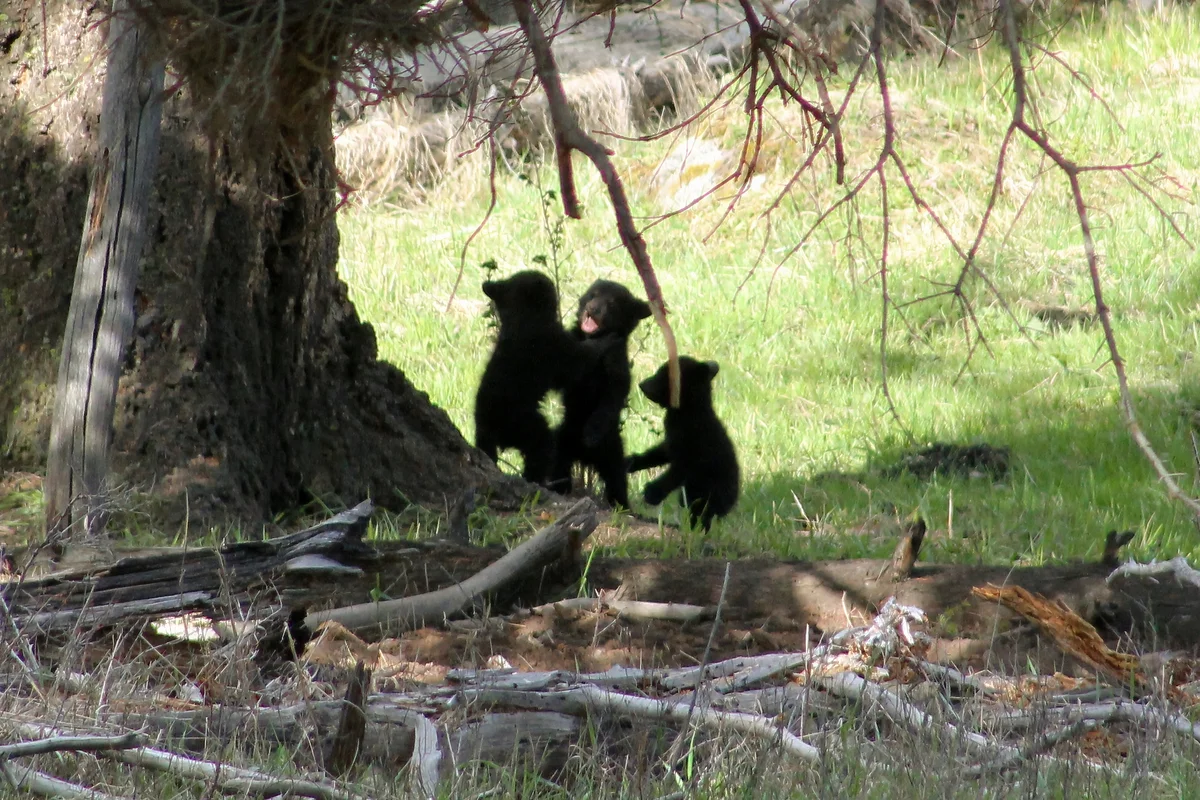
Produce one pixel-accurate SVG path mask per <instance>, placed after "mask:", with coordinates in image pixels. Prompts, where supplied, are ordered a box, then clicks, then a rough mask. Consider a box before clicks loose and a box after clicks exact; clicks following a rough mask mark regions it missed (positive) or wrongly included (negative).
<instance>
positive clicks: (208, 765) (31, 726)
mask: <svg viewBox="0 0 1200 800" xmlns="http://www.w3.org/2000/svg"><path fill="white" fill-rule="evenodd" d="M15 728H16V730H17V732H18V733H19V734H21V735H23V736H33V737H39V738H42V737H46V736H52V737H56V736H61V737H66V736H70V735H71V734H69V733H67V732H66V731H63V730H61V729H59V728H56V727H53V726H51V725H46V724H43V723H38V722H23V723H19V724H17V725H16V726H15ZM96 752H97V753H98V754H99V755H101V756H102V757H105V758H109V759H112V760H114V761H121V762H124V763H126V764H133V765H136V766H142V767H146V768H148V769H152V770H155V771H158V772H167V773H170V774H172V775H177V776H179V777H182V778H188V779H191V780H196V781H201V782H204V783H205V784H208V785H210V786H215V787H217V788H219V789H220V790H221V791H224V792H231V793H239V794H242V793H245V794H254V795H262V796H267V797H270V796H274V795H279V794H292V795H296V796H299V797H310V798H313V800H354V796H353V795H352V794H351V793H350V792H348V791H346V790H345V789H342V788H341V787H339V786H336V785H334V784H331V783H325V782H321V781H308V780H300V779H292V778H277V777H275V776H272V775H269V774H267V773H265V772H262V771H260V770H257V769H248V768H245V767H235V766H232V765H230V764H223V763H221V762H216V761H204V760H199V759H194V758H187V757H185V756H181V755H179V754H178V753H172V752H169V751H167V750H159V749H155V748H151V747H134V748H129V749H117V750H108V751H105V750H98V751H96Z"/></svg>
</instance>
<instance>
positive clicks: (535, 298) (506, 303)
mask: <svg viewBox="0 0 1200 800" xmlns="http://www.w3.org/2000/svg"><path fill="white" fill-rule="evenodd" d="M483 293H484V294H486V295H487V296H488V297H490V298H491V300H492V302H493V303H495V305H496V315H497V316H498V317H499V318H500V324H501V325H505V324H512V323H517V322H524V323H529V322H534V323H551V324H552V323H554V322H556V321H557V320H558V290H557V289H555V288H554V281H552V280H550V278H549V277H547V276H546V275H543V274H542V273H540V272H536V271H534V270H526V271H525V272H518V273H517V274H516V275H513V276H511V277H509V278H505V279H504V280H502V281H484V282H483Z"/></svg>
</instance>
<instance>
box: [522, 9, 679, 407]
mask: <svg viewBox="0 0 1200 800" xmlns="http://www.w3.org/2000/svg"><path fill="white" fill-rule="evenodd" d="M513 9H514V10H515V11H516V13H517V22H518V23H519V24H520V26H521V30H523V31H524V32H525V37H526V39H527V40H528V42H529V49H530V51H531V52H532V53H533V63H534V69H535V71H536V72H537V76H538V80H540V81H541V82H542V89H543V90H544V91H545V92H546V100H547V103H548V105H549V109H550V120H551V123H552V125H553V127H554V147H555V153H556V155H557V157H558V175H559V183H560V185H561V186H562V202H563V212H564V213H565V214H566V215H567V216H569V217H572V218H575V219H578V218H579V217H580V210H579V199H578V195H577V194H576V192H575V179H574V173H573V171H572V166H571V151H572V150H578V151H579V152H580V153H583V154H584V155H585V156H587V158H588V159H589V160H590V161H591V162H592V164H593V165H594V166H595V167H596V171H597V172H599V173H600V179H601V180H602V181H604V185H605V186H606V187H607V188H608V195H609V199H610V201H611V202H612V206H613V214H614V215H615V216H616V218H617V231H618V233H620V235H621V243H622V244H623V245H625V249H626V250H627V251H628V252H629V256H630V258H631V259H632V260H633V265H634V267H636V268H637V271H638V275H639V276H641V279H642V285H643V286H644V287H645V289H646V299H647V300H649V301H650V309H651V311H652V312H653V314H654V321H655V322H656V323H658V327H659V328H660V329H661V330H662V334H663V339H664V340H665V342H666V346H667V363H668V368H667V373H668V381H669V383H670V394H671V397H670V400H671V407H672V408H678V407H679V349H678V346H677V345H676V343H675V332H674V331H673V330H672V329H671V323H670V322H668V321H667V308H666V304H665V303H664V302H663V296H662V287H660V286H659V283H658V276H657V275H656V274H655V272H654V265H653V264H652V263H651V261H650V253H649V251H648V250H647V249H646V240H645V239H644V238H643V237H642V234H641V232H640V231H638V229H637V226H636V225H634V222H633V213H632V211H631V210H630V207H629V199H628V197H627V196H626V194H625V185H624V184H623V183H622V182H621V176H620V175H619V174H618V173H617V169H616V167H615V166H614V165H613V163H612V158H611V156H612V152H611V151H610V150H609V149H608V148H606V147H604V146H603V145H601V144H600V143H599V142H597V141H596V140H595V139H593V138H592V137H591V136H589V135H588V134H586V133H585V132H584V131H583V130H582V129H581V128H580V127H579V123H578V121H577V120H576V119H575V115H574V113H572V111H571V107H570V106H569V105H568V104H567V96H566V92H565V91H564V90H563V85H562V78H561V77H560V76H559V74H558V66H557V65H556V64H555V61H554V53H553V51H552V50H551V47H550V40H549V39H548V38H547V37H546V32H545V31H544V30H542V23H541V20H540V19H538V17H537V14H535V13H534V10H533V6H532V4H531V2H530V0H513Z"/></svg>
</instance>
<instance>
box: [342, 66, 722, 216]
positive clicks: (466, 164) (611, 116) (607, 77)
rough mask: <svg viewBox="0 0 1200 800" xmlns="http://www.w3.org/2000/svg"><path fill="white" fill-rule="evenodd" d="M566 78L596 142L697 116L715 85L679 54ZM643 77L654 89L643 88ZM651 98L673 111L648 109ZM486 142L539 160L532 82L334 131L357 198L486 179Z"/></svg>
mask: <svg viewBox="0 0 1200 800" xmlns="http://www.w3.org/2000/svg"><path fill="white" fill-rule="evenodd" d="M564 84H565V89H566V92H567V96H568V97H569V98H570V99H571V110H572V111H573V112H574V113H575V115H576V117H577V118H578V119H579V122H580V125H581V127H583V128H584V130H587V131H589V132H591V133H592V134H593V135H596V136H599V137H600V138H601V139H605V138H607V137H612V136H615V137H623V138H628V137H633V136H639V135H642V134H646V133H653V132H656V131H658V130H661V129H662V128H663V127H664V126H666V125H669V124H670V123H671V121H672V120H674V119H677V118H680V117H686V116H688V115H690V114H693V113H695V112H696V111H697V110H698V109H699V108H700V107H701V104H702V103H703V100H704V98H705V97H707V96H710V95H711V92H712V91H713V90H714V89H715V85H716V84H715V78H714V77H713V76H712V75H711V74H710V73H708V72H707V71H706V70H704V69H697V68H696V66H695V64H694V62H693V60H692V59H690V58H688V57H686V56H675V57H670V58H667V59H664V60H662V61H660V62H656V64H655V65H654V69H653V70H652V71H647V70H633V69H618V68H615V67H606V68H597V69H592V70H589V71H587V72H585V73H582V74H580V75H573V76H569V77H567V78H566V79H565V81H564ZM648 84H649V85H650V88H651V90H652V91H653V92H654V95H653V96H650V95H648V94H647V85H648ZM656 104H660V105H661V104H666V105H667V106H669V108H670V109H672V110H671V111H669V112H663V111H661V110H656V108H655V105H656ZM489 139H492V140H493V141H494V142H495V144H496V146H497V150H498V152H499V156H500V158H501V159H502V161H503V162H504V163H505V164H507V165H509V166H515V164H516V163H517V162H520V161H523V160H524V159H526V158H528V157H530V156H533V157H535V158H540V157H541V155H542V154H544V153H545V151H546V150H547V148H549V147H551V146H552V145H551V143H552V140H553V134H552V131H551V127H550V117H549V110H548V106H547V103H546V98H545V95H544V94H542V93H541V91H540V90H539V89H538V88H537V87H536V85H535V86H529V85H526V86H524V87H523V88H522V91H521V92H520V93H519V94H518V95H516V96H515V97H513V98H512V99H511V100H508V99H504V98H500V97H492V98H490V99H487V100H485V101H480V102H479V103H478V104H477V105H476V106H475V107H474V108H472V109H471V110H470V111H469V112H468V111H462V110H446V111H437V112H431V111H422V110H420V106H419V105H418V104H413V103H412V102H409V101H400V100H390V101H386V102H384V103H382V104H380V106H379V107H378V108H377V109H375V110H374V111H373V112H372V113H371V114H369V115H368V116H367V117H366V118H365V119H364V120H362V121H361V122H357V123H355V124H352V125H349V126H347V127H346V128H345V129H344V130H342V131H341V133H340V134H339V135H338V138H337V140H336V145H337V164H338V171H339V172H340V173H341V176H342V179H343V180H344V181H345V182H346V183H347V184H349V185H350V186H351V187H353V188H354V190H355V191H354V195H353V198H354V200H355V201H357V202H359V203H362V204H364V205H372V204H376V203H380V202H396V203H401V204H409V203H412V202H419V201H421V200H422V199H424V198H425V197H426V196H428V193H429V192H430V191H433V190H435V189H436V190H439V191H442V190H444V189H446V188H449V185H450V184H452V183H461V182H462V181H463V179H464V178H466V177H467V176H486V175H487V173H488V170H489V169H490V166H489V164H488V158H489V157H490V152H491V151H490V148H489V145H488V144H487V141H488V140H489ZM463 170H466V171H467V172H466V173H464V172H463ZM468 183H471V184H472V185H478V182H477V181H468Z"/></svg>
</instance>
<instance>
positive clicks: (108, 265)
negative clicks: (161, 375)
mask: <svg viewBox="0 0 1200 800" xmlns="http://www.w3.org/2000/svg"><path fill="white" fill-rule="evenodd" d="M108 24H109V32H108V46H109V48H110V50H109V55H108V71H107V72H106V73H105V77H104V102H103V106H102V108H101V111H100V141H99V143H98V148H97V154H96V162H95V165H94V167H93V169H92V174H91V194H90V196H89V197H88V208H87V218H86V219H87V222H86V226H85V228H84V231H83V242H82V244H81V246H80V249H79V262H78V264H77V266H76V268H75V288H74V289H73V291H72V292H71V307H70V311H69V312H68V316H67V327H66V332H65V333H64V334H63V350H62V356H61V360H60V362H59V371H58V389H57V391H56V393H55V403H54V419H53V423H52V426H51V430H50V454H49V460H48V463H47V475H46V528H47V530H48V531H49V532H50V533H51V534H61V533H62V532H64V531H66V530H67V529H69V528H72V527H75V526H78V527H79V528H81V529H82V530H84V531H86V533H87V535H88V536H89V537H95V536H98V535H99V534H100V533H101V532H102V531H103V530H104V525H105V522H106V519H107V515H106V511H105V507H106V505H107V503H106V498H105V497H104V491H105V490H106V486H105V479H106V477H107V475H108V450H109V446H110V444H111V443H112V431H113V409H114V408H115V407H116V399H117V381H118V380H119V379H120V377H121V357H122V353H123V351H124V350H125V346H126V343H127V342H128V341H129V339H130V337H131V335H132V333H133V322H134V308H133V291H134V288H135V287H136V285H137V277H138V259H139V258H141V254H142V246H143V243H144V240H145V237H146V227H147V219H148V217H149V214H148V213H147V212H148V209H149V207H150V190H151V188H152V187H153V185H154V172H155V169H156V166H157V161H158V142H159V131H160V125H161V122H162V93H163V74H164V65H163V61H162V60H161V59H157V60H152V59H151V53H150V38H149V37H148V36H147V35H146V34H145V33H144V32H143V31H140V30H138V26H137V24H136V23H135V22H134V20H133V18H132V17H131V16H130V15H129V14H128V6H127V4H126V3H125V2H122V0H117V2H114V4H113V15H112V17H111V18H110V20H109V23H108Z"/></svg>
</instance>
